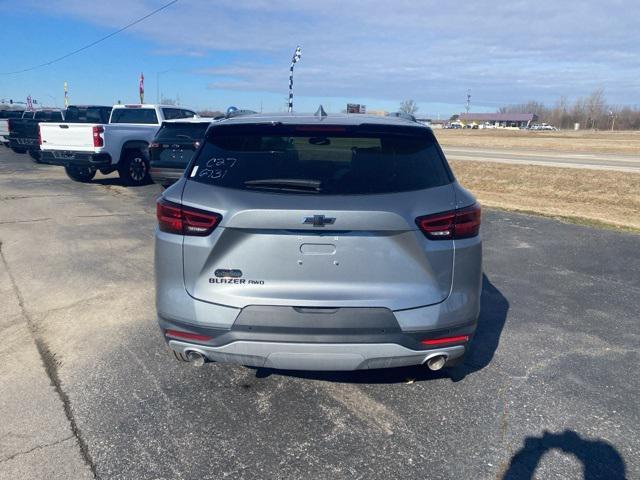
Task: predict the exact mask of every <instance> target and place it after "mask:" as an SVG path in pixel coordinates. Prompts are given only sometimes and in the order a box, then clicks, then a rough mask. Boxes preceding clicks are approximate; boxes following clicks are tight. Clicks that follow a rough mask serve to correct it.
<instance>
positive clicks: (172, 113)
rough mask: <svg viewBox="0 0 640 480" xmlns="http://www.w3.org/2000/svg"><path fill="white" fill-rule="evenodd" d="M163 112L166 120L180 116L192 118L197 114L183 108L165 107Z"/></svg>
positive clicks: (176, 118)
mask: <svg viewBox="0 0 640 480" xmlns="http://www.w3.org/2000/svg"><path fill="white" fill-rule="evenodd" d="M162 114H163V115H164V119H165V120H178V119H180V118H191V117H193V116H195V112H192V111H191V110H183V109H182V108H163V109H162Z"/></svg>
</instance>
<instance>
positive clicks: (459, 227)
mask: <svg viewBox="0 0 640 480" xmlns="http://www.w3.org/2000/svg"><path fill="white" fill-rule="evenodd" d="M480 217H481V210H480V204H478V203H475V204H473V205H471V206H470V207H466V208H459V209H457V210H451V211H448V212H442V213H436V214H434V215H425V216H423V217H418V218H416V225H418V228H419V229H420V230H421V231H422V233H424V235H425V236H426V237H427V238H429V239H431V240H451V239H459V238H470V237H475V236H476V235H478V232H479V231H480Z"/></svg>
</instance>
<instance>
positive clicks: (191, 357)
mask: <svg viewBox="0 0 640 480" xmlns="http://www.w3.org/2000/svg"><path fill="white" fill-rule="evenodd" d="M186 353H187V360H188V361H189V362H191V363H192V364H193V366H194V367H201V366H203V365H204V364H205V362H206V361H207V358H206V357H205V356H204V355H203V354H201V353H200V352H196V351H195V350H189V351H188V352H186Z"/></svg>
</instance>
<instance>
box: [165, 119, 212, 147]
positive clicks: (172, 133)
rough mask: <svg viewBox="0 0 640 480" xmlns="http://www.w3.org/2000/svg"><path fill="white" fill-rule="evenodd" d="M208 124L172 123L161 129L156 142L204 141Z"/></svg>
mask: <svg viewBox="0 0 640 480" xmlns="http://www.w3.org/2000/svg"><path fill="white" fill-rule="evenodd" d="M208 126H209V124H208V123H171V124H165V125H163V126H162V128H160V130H159V131H158V134H157V135H156V141H159V142H166V141H169V140H180V141H185V140H187V141H198V142H199V141H202V139H203V138H204V134H205V132H206V131H207V127H208Z"/></svg>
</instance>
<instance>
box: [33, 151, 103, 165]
mask: <svg viewBox="0 0 640 480" xmlns="http://www.w3.org/2000/svg"><path fill="white" fill-rule="evenodd" d="M72 153H73V155H74V158H56V157H55V155H54V153H53V152H52V151H50V150H45V151H42V157H41V159H40V162H41V163H46V164H48V165H58V166H61V167H69V166H73V167H94V168H96V169H98V168H110V167H111V156H110V155H109V154H108V153H84V152H82V153H81V152H72Z"/></svg>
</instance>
